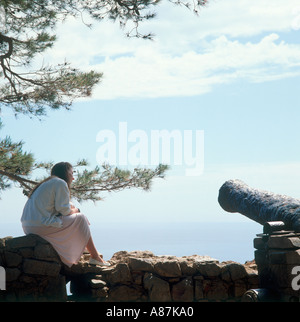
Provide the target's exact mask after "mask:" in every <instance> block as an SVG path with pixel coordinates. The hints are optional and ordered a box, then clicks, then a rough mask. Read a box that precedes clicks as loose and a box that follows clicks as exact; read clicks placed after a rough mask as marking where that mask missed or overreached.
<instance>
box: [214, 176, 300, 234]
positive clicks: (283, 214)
mask: <svg viewBox="0 0 300 322" xmlns="http://www.w3.org/2000/svg"><path fill="white" fill-rule="evenodd" d="M218 202H219V204H220V206H221V207H222V208H223V209H224V210H225V211H227V212H231V213H235V212H238V213H240V214H242V215H244V216H246V217H248V218H250V219H252V220H254V221H256V222H258V223H260V224H262V225H264V224H266V223H267V222H270V221H282V222H283V223H284V225H285V229H288V230H293V231H296V232H300V200H298V199H294V198H291V197H288V196H284V195H279V194H274V193H271V192H268V191H264V190H258V189H253V188H250V187H249V186H247V185H246V184H245V183H244V182H242V181H240V180H229V181H226V182H225V183H224V184H223V185H222V187H221V188H220V190H219V197H218Z"/></svg>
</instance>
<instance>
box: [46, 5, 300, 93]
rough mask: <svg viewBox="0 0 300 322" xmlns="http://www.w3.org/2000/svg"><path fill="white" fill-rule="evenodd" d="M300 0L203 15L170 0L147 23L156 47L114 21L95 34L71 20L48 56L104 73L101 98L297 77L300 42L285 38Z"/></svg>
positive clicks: (214, 8) (215, 9)
mask: <svg viewBox="0 0 300 322" xmlns="http://www.w3.org/2000/svg"><path fill="white" fill-rule="evenodd" d="M297 2H298V0H288V1H286V0H285V1H284V0H273V1H272V2H271V3H270V1H268V0H261V1H260V2H259V3H257V2H256V3H255V2H253V1H250V0H240V1H235V0H227V1H221V0H215V1H210V2H209V5H208V6H207V8H203V9H202V10H201V12H200V17H196V16H194V15H193V14H192V13H191V12H189V11H188V10H186V9H184V8H179V7H175V6H172V5H170V4H169V3H168V2H167V1H165V2H163V5H161V6H159V7H158V8H157V12H158V18H157V19H155V20H151V21H149V22H146V23H144V24H142V26H141V31H145V32H149V31H153V32H154V33H155V34H156V35H157V36H156V39H155V41H154V42H151V41H143V40H137V39H127V38H126V37H125V36H124V34H123V33H122V31H121V30H120V29H119V27H118V25H117V24H112V23H110V22H102V23H99V24H97V25H95V26H94V29H92V30H90V29H88V28H87V27H86V26H84V25H83V24H82V23H80V22H75V21H74V20H70V21H69V22H68V23H67V24H66V25H65V26H64V28H63V29H62V32H61V33H59V35H60V38H59V41H58V43H57V46H56V47H55V48H54V49H53V51H51V52H49V57H48V59H52V60H53V59H54V60H57V61H60V62H61V61H62V60H63V59H64V58H65V57H67V58H68V61H70V62H72V63H73V64H75V65H76V66H78V67H80V68H82V69H85V70H89V69H94V70H97V71H101V72H104V79H103V82H102V84H101V85H100V86H98V87H97V89H96V90H95V92H94V95H93V98H94V99H114V98H120V97H126V98H137V97H139V98H140V97H163V96H178V95H181V96H183V95H184V96H189V95H200V94H203V93H207V92H209V91H211V90H212V88H213V86H214V85H216V84H223V83H232V82H234V81H237V80H239V79H246V80H247V81H251V82H264V81H270V80H275V79H281V78H286V77H292V76H297V75H299V64H300V45H299V44H291V43H288V42H286V41H284V40H283V38H282V37H283V34H280V33H281V32H289V31H293V30H294V31H295V23H296V22H295V21H296V20H297V19H298V16H297V15H299V13H298V10H297V8H298V9H299V8H300V5H299V4H298V3H297ZM299 12H300V9H299ZM279 34H280V36H279ZM253 36H255V38H253ZM50 56H51V57H50ZM54 57H55V58H54Z"/></svg>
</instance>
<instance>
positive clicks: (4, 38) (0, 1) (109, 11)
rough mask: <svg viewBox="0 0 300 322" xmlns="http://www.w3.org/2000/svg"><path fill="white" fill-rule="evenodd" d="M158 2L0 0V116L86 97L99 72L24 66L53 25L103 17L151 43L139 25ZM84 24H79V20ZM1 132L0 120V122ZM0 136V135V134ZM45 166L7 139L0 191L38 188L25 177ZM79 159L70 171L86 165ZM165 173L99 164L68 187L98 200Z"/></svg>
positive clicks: (41, 111)
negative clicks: (14, 187)
mask: <svg viewBox="0 0 300 322" xmlns="http://www.w3.org/2000/svg"><path fill="white" fill-rule="evenodd" d="M168 1H169V2H171V3H174V4H176V5H183V6H185V7H188V8H192V9H193V11H194V12H195V13H197V10H198V8H199V7H201V6H203V5H205V3H206V0H197V1H195V0H192V1H186V2H183V1H181V0H168ZM160 2H161V0H86V1H82V0H62V1H61V0H35V1H31V0H0V27H1V28H0V117H1V113H2V110H3V109H12V110H13V112H14V114H15V115H16V116H17V115H19V114H25V115H28V116H30V117H33V116H37V117H39V118H40V117H42V116H44V115H46V114H47V110H48V109H49V108H50V109H61V108H65V109H70V107H71V105H72V103H73V101H74V100H75V99H76V98H79V97H86V96H90V95H91V94H92V90H93V88H94V87H95V86H96V85H97V84H99V82H100V81H101V78H102V73H100V72H95V71H90V72H82V71H80V70H78V69H76V68H73V67H72V66H71V64H70V63H69V62H61V63H60V64H59V65H57V66H51V65H43V66H41V67H40V68H39V69H37V70H31V69H30V68H29V66H30V65H31V63H32V62H33V60H34V58H35V57H36V56H37V55H38V54H39V55H40V54H43V52H45V50H47V49H48V48H51V47H52V46H53V44H54V43H55V40H56V35H55V32H54V31H55V30H54V28H55V26H56V25H57V24H58V23H59V22H61V21H64V20H65V19H67V18H68V17H70V16H73V17H81V18H82V17H83V16H85V15H87V16H89V17H91V18H93V19H94V20H95V21H101V20H103V19H105V18H108V19H112V20H114V21H118V22H119V24H120V26H121V27H122V28H125V26H126V25H127V23H128V21H131V22H132V23H133V28H131V29H130V30H129V31H128V32H127V36H128V37H140V38H145V39H151V38H152V37H153V35H152V34H151V33H149V34H141V33H140V32H139V28H138V27H139V24H140V23H141V22H142V21H144V20H148V19H152V18H153V17H155V12H149V10H150V9H153V8H154V7H155V6H157V5H158V4H159V3H160ZM82 20H83V21H84V19H82ZM0 131H1V118H0ZM0 133H1V132H0ZM51 165H52V164H51V163H40V162H37V161H36V160H35V159H34V156H33V155H32V154H31V153H27V152H24V151H23V142H17V143H14V142H12V140H11V138H9V137H6V138H4V139H0V192H1V190H4V189H7V188H8V187H9V186H10V185H11V183H12V182H17V183H18V184H19V185H20V187H22V188H23V192H24V193H25V194H28V193H29V191H30V190H31V189H32V188H33V187H34V186H35V185H36V184H37V183H38V181H39V180H37V179H35V180H33V179H32V178H31V176H32V175H33V172H34V170H36V169H45V170H46V171H47V170H49V168H50V167H51ZM86 165H87V162H86V161H85V160H82V161H79V162H78V164H76V165H75V167H76V166H86ZM167 169H168V167H167V166H165V165H158V167H157V168H156V169H154V170H151V169H135V170H133V171H131V172H130V171H126V170H121V169H118V168H116V167H111V166H109V165H106V164H104V165H103V166H102V167H96V168H95V169H93V170H87V169H85V170H84V171H83V172H81V173H80V172H78V175H77V180H76V181H75V182H74V184H73V196H75V198H77V199H78V200H86V199H90V200H99V199H101V197H100V196H99V193H101V192H102V191H119V190H122V189H125V188H132V187H135V188H142V189H145V190H148V189H149V188H150V185H151V181H152V179H153V178H156V177H163V176H164V174H165V171H166V170H167Z"/></svg>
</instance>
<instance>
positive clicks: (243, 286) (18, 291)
mask: <svg viewBox="0 0 300 322" xmlns="http://www.w3.org/2000/svg"><path fill="white" fill-rule="evenodd" d="M88 260H89V255H88V254H84V255H83V256H82V258H81V260H80V262H79V263H78V264H77V265H73V266H72V267H71V268H68V267H67V266H66V265H64V264H63V263H62V262H61V260H60V258H59V256H58V255H57V254H56V252H55V250H54V249H53V247H52V246H51V245H50V244H49V243H47V242H46V241H45V240H43V239H42V238H40V237H38V236H36V235H28V236H22V237H17V238H12V237H6V238H2V239H0V266H2V267H4V269H5V273H6V276H5V286H6V287H5V290H0V301H98V302H149V301H150V302H194V301H196V302H199V301H240V300H241V297H242V295H243V294H244V293H245V292H246V291H247V290H248V289H251V288H257V287H258V274H257V267H256V264H255V262H254V261H251V262H246V263H245V264H240V263H236V262H233V261H226V262H219V261H218V260H216V259H213V258H211V257H209V256H199V255H192V256H183V257H175V256H168V255H165V256H156V255H154V254H153V253H152V252H150V251H133V252H127V251H120V252H117V253H115V254H114V255H113V257H112V258H111V259H110V261H109V262H110V263H111V266H110V267H98V266H92V265H89V264H88ZM68 282H70V292H71V294H67V290H66V284H67V283H68Z"/></svg>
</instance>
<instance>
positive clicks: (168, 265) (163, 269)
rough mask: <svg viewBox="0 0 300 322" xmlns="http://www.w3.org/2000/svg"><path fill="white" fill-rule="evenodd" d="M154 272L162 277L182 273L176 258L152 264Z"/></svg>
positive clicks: (176, 275) (175, 275)
mask: <svg viewBox="0 0 300 322" xmlns="http://www.w3.org/2000/svg"><path fill="white" fill-rule="evenodd" d="M154 272H155V273H157V274H158V275H160V276H162V277H179V276H181V275H182V273H181V269H180V265H179V262H178V260H162V261H159V262H156V263H155V264H154Z"/></svg>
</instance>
